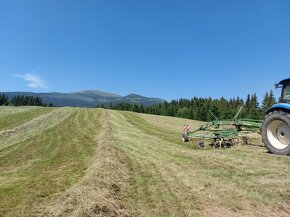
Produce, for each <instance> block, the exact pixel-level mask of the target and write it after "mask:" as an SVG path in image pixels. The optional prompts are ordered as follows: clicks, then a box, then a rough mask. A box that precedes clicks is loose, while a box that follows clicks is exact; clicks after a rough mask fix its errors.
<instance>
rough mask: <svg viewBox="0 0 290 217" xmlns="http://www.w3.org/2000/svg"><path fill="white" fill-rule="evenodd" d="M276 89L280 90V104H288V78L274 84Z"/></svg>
mask: <svg viewBox="0 0 290 217" xmlns="http://www.w3.org/2000/svg"><path fill="white" fill-rule="evenodd" d="M275 87H276V88H282V92H281V98H280V102H281V103H290V78H287V79H284V80H282V81H280V82H279V83H278V84H277V83H276V84H275Z"/></svg>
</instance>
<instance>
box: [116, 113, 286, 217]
mask: <svg viewBox="0 0 290 217" xmlns="http://www.w3.org/2000/svg"><path fill="white" fill-rule="evenodd" d="M111 122H112V126H113V129H114V136H115V139H116V141H117V142H118V143H119V144H120V146H121V147H122V148H123V150H124V151H125V152H126V153H127V154H128V159H129V160H128V164H129V165H130V167H131V168H132V171H133V175H132V178H131V185H132V189H131V192H130V193H128V198H129V199H128V200H129V201H130V203H134V208H133V210H132V212H133V213H135V214H136V215H137V216H198V215H201V216H202V215H206V216H207V215H212V212H214V213H215V212H216V215H218V216H219V215H221V216H222V215H225V216H228V215H230V216H232V215H233V216H234V215H239V216H241V215H250V216H260V215H264V216H268V215H276V216H288V215H289V214H290V210H289V204H290V179H289V169H290V159H289V157H285V156H276V155H271V154H268V153H267V152H266V150H265V148H264V147H260V146H237V147H234V148H232V149H207V150H202V149H192V148H191V147H190V146H186V145H184V144H182V145H181V144H180V142H179V141H180V132H179V133H178V132H176V133H174V132H172V131H171V130H170V129H167V128H163V129H162V128H160V124H156V125H153V124H152V122H150V123H149V122H147V121H146V116H145V117H144V116H143V115H142V117H141V116H140V115H137V114H134V113H128V112H122V113H117V112H112V114H111ZM178 134H179V135H178ZM177 144H178V145H177ZM212 216H214V215H212Z"/></svg>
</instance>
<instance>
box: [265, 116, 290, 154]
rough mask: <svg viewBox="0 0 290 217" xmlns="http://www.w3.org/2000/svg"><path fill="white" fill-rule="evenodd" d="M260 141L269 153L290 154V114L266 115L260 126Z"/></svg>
mask: <svg viewBox="0 0 290 217" xmlns="http://www.w3.org/2000/svg"><path fill="white" fill-rule="evenodd" d="M262 139H263V142H264V144H265V145H266V147H267V149H268V150H269V152H271V153H273V154H281V155H289V154H290V114H288V113H286V112H283V111H274V112H270V113H269V114H268V115H266V117H265V120H264V122H263V125H262Z"/></svg>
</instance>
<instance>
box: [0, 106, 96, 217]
mask: <svg viewBox="0 0 290 217" xmlns="http://www.w3.org/2000/svg"><path fill="white" fill-rule="evenodd" d="M53 114H54V115H53V116H50V117H49V119H46V121H47V122H48V123H46V124H44V123H43V122H42V121H40V122H39V123H38V125H37V127H36V129H39V128H40V129H41V130H39V131H38V132H36V129H35V130H32V131H30V130H27V131H26V133H30V136H27V138H26V139H25V140H21V139H20V141H19V142H16V143H15V144H14V145H13V146H7V147H6V148H2V149H1V152H0V165H1V167H0V180H1V182H0V201H1V203H0V216H17V215H19V214H21V216H39V215H42V216H45V215H44V214H43V213H44V211H45V208H44V207H43V204H46V203H48V201H49V200H50V198H52V197H54V195H57V194H58V193H60V192H62V191H64V190H65V189H66V188H68V187H69V186H71V185H72V184H74V183H76V182H77V180H78V179H79V178H80V177H81V176H83V175H84V173H85V171H86V169H87V168H88V165H89V164H90V163H91V159H92V156H93V155H94V148H95V138H96V137H95V136H96V134H98V132H99V130H100V123H99V116H100V112H99V111H95V112H93V111H91V110H89V109H68V108H65V109H59V110H58V112H54V113H53ZM54 118H56V119H54ZM50 121H52V122H50ZM56 123H58V124H56ZM51 125H52V126H51ZM13 136H14V135H13ZM15 136H16V135H15ZM15 140H16V139H15ZM13 141H14V140H13Z"/></svg>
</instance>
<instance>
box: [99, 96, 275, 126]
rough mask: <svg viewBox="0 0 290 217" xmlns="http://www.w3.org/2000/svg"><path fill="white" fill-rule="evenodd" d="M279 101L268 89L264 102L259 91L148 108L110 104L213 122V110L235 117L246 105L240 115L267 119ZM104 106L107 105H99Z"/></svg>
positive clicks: (227, 117) (124, 108) (128, 108)
mask: <svg viewBox="0 0 290 217" xmlns="http://www.w3.org/2000/svg"><path fill="white" fill-rule="evenodd" d="M275 103H276V99H275V97H274V94H273V92H272V91H269V92H266V94H265V96H264V98H263V101H262V104H261V105H259V101H258V98H257V95H256V94H249V95H247V97H246V99H245V100H244V99H241V98H240V97H237V98H232V99H225V98H224V97H221V98H220V99H212V98H198V97H194V98H192V99H183V98H181V99H178V100H172V101H170V102H166V101H165V102H164V103H162V104H159V105H151V106H148V107H144V106H143V105H137V104H129V103H120V104H117V105H115V106H112V105H110V106H109V108H110V109H114V110H124V111H133V112H139V113H146V114H155V115H164V116H172V117H180V118H188V119H194V120H200V121H212V120H213V119H214V117H213V116H212V115H211V114H210V113H209V110H210V111H211V112H212V113H213V114H214V115H215V116H216V117H218V118H219V119H232V118H233V117H234V116H235V114H236V113H237V112H238V110H239V108H240V107H243V110H242V112H241V113H240V115H239V117H240V118H249V119H263V118H264V113H265V111H266V110H267V109H268V108H270V107H271V106H272V105H273V104H275ZM99 107H104V106H99Z"/></svg>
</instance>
